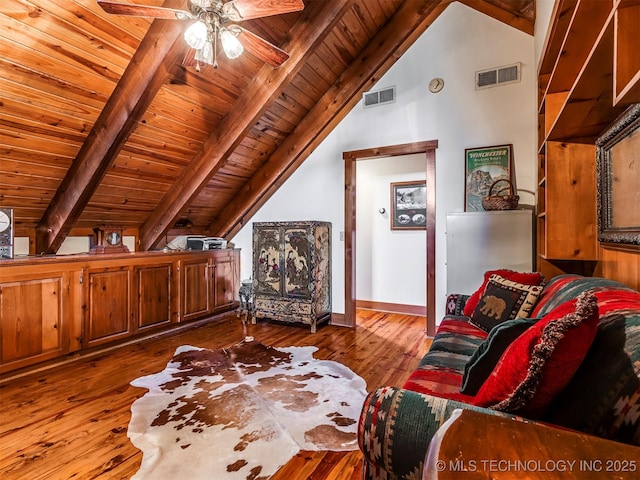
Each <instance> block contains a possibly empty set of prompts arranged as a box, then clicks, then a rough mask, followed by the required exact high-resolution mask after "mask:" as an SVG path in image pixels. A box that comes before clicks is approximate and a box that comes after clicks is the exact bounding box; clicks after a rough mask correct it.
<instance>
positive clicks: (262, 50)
mask: <svg viewBox="0 0 640 480" xmlns="http://www.w3.org/2000/svg"><path fill="white" fill-rule="evenodd" d="M238 39H239V40H240V42H241V43H242V46H243V47H244V48H245V50H247V51H248V52H251V53H252V54H253V55H255V56H256V57H257V58H259V59H260V60H262V61H263V62H265V63H267V64H269V65H271V66H272V67H273V68H277V67H279V66H280V65H282V64H283V63H284V62H286V61H287V59H288V58H289V54H288V53H287V52H285V51H284V50H280V49H279V48H278V47H276V46H275V45H274V44H272V43H269V42H267V41H266V40H265V39H264V38H262V37H259V36H258V35H256V34H255V33H251V32H250V31H249V30H245V29H244V28H243V29H242V30H241V33H240V35H239V36H238Z"/></svg>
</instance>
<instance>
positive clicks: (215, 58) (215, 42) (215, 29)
mask: <svg viewBox="0 0 640 480" xmlns="http://www.w3.org/2000/svg"><path fill="white" fill-rule="evenodd" d="M213 68H215V69H217V68H218V19H217V18H216V21H215V22H214V26H213Z"/></svg>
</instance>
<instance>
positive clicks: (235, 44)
mask: <svg viewBox="0 0 640 480" xmlns="http://www.w3.org/2000/svg"><path fill="white" fill-rule="evenodd" d="M220 42H221V43H222V49H223V50H224V53H225V54H226V55H227V57H229V58H232V59H233V58H238V57H239V56H240V55H242V52H244V47H243V46H242V43H240V40H238V36H237V35H236V34H235V33H234V32H232V31H231V30H230V29H228V28H225V29H223V30H221V31H220Z"/></svg>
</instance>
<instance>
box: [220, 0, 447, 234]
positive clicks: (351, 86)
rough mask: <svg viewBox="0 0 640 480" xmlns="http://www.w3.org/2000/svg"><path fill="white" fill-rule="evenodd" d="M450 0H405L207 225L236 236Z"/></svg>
mask: <svg viewBox="0 0 640 480" xmlns="http://www.w3.org/2000/svg"><path fill="white" fill-rule="evenodd" d="M449 3H450V2H448V1H444V2H443V1H440V0H421V1H411V2H404V3H403V4H402V6H401V7H400V8H399V9H398V11H397V12H396V13H395V14H394V16H393V17H392V19H391V20H390V21H389V22H388V23H387V25H386V26H385V27H384V28H383V29H382V30H380V32H378V34H377V35H376V37H375V38H374V39H373V40H372V41H371V42H370V43H369V45H368V46H367V48H366V49H365V50H364V51H363V52H362V53H361V54H360V56H359V57H358V58H357V59H356V60H355V61H354V62H352V64H351V65H350V66H349V68H348V69H347V70H346V71H345V72H344V73H343V74H342V75H341V76H340V78H338V80H337V81H336V83H335V84H334V85H333V86H332V87H331V88H330V89H329V90H328V91H327V93H325V95H324V96H323V97H322V99H321V100H320V101H319V102H318V103H317V104H316V105H315V107H314V108H313V109H312V110H311V111H310V112H309V114H308V115H307V116H306V117H305V118H304V119H303V120H302V122H300V124H299V125H298V126H297V127H296V129H295V130H294V131H293V132H292V133H291V135H289V136H288V137H287V138H286V139H285V141H284V142H283V143H282V145H280V147H279V148H278V149H277V150H276V151H275V152H274V153H273V154H272V155H271V157H270V158H269V160H268V161H267V162H266V163H265V164H264V165H263V167H262V168H261V169H260V171H259V172H257V173H256V174H255V175H254V176H253V177H252V179H251V180H250V181H249V182H248V183H247V184H246V185H245V187H244V188H243V189H242V191H241V192H240V194H239V195H237V196H236V197H235V199H234V200H233V201H232V202H230V203H229V204H228V205H227V206H226V207H225V209H224V210H223V211H222V213H221V215H220V216H219V219H218V220H217V221H216V222H214V223H213V224H212V225H211V227H210V228H209V232H210V233H211V234H213V235H218V236H228V237H232V236H233V235H234V234H235V233H237V232H238V230H240V228H242V226H243V225H244V224H245V223H246V222H247V221H248V220H249V218H250V217H251V216H252V215H253V214H254V213H255V212H256V211H257V210H258V209H259V208H260V207H261V206H262V205H263V204H264V203H265V202H266V201H267V200H268V199H269V198H270V197H271V196H272V195H273V194H274V193H275V192H276V191H277V190H278V188H280V186H282V184H283V183H284V182H285V181H286V180H287V179H288V178H289V177H290V176H291V175H292V174H293V172H295V170H296V169H297V168H298V167H299V166H300V165H301V164H302V163H303V162H304V160H305V159H306V158H307V157H308V156H309V155H310V154H311V152H313V150H314V149H315V148H316V147H317V146H318V145H319V144H320V143H321V142H322V141H323V140H324V139H325V138H326V137H327V135H328V134H329V133H330V132H331V130H333V128H335V126H336V125H337V124H338V123H340V121H342V119H343V118H344V117H345V116H346V115H347V113H349V111H351V109H352V108H353V107H354V106H355V105H356V104H357V103H358V102H359V101H360V95H361V94H362V92H364V91H366V90H368V89H369V88H370V87H371V86H372V85H373V84H374V83H375V82H376V81H378V79H380V77H381V76H382V75H384V73H386V72H387V71H388V70H389V68H391V66H392V65H393V64H394V63H395V62H396V61H397V60H398V59H399V58H400V57H401V56H402V54H403V53H404V52H405V51H406V50H407V49H408V48H409V46H411V45H412V44H413V43H414V42H415V40H416V39H417V38H418V37H419V36H420V35H422V33H424V31H425V30H426V29H427V28H428V27H429V25H431V24H432V23H433V22H434V21H435V19H436V18H437V17H438V16H439V15H440V13H442V11H444V9H445V8H446V7H447V6H448V5H449Z"/></svg>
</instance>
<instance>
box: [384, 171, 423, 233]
mask: <svg viewBox="0 0 640 480" xmlns="http://www.w3.org/2000/svg"><path fill="white" fill-rule="evenodd" d="M426 228H427V184H426V181H425V180H417V181H411V182H396V183H392V184H391V230H425V229H426Z"/></svg>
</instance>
